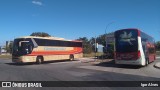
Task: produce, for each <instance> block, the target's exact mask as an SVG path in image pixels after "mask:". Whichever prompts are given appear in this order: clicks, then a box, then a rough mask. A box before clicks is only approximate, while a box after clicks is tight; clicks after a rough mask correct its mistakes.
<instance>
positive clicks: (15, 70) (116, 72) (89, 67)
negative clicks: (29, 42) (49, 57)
mask: <svg viewBox="0 0 160 90" xmlns="http://www.w3.org/2000/svg"><path fill="white" fill-rule="evenodd" d="M85 60H86V61H87V60H89V61H90V62H84V61H85ZM158 62H160V59H157V60H156V61H155V62H153V63H151V64H149V65H148V66H146V67H139V66H131V65H115V64H114V61H108V62H106V61H105V62H99V61H98V62H97V61H94V60H92V59H86V58H82V59H79V60H75V61H68V60H65V61H54V62H47V63H44V64H41V65H36V64H33V63H31V64H14V63H12V62H11V60H8V59H0V81H160V69H157V68H155V67H154V65H155V64H156V63H158ZM22 89H23V90H28V89H29V90H54V89H55V90H66V89H67V90H119V89H123V90H128V89H130V90H132V89H134V90H143V89H144V90H158V89H159V88H158V87H152V88H151V87H145V88H143V87H125V88H124V87H115V88H114V87H52V88H44V87H43V88H0V90H22Z"/></svg>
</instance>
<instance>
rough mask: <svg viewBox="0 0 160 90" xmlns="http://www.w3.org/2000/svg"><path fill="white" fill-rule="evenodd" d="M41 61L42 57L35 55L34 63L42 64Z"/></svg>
mask: <svg viewBox="0 0 160 90" xmlns="http://www.w3.org/2000/svg"><path fill="white" fill-rule="evenodd" d="M42 62H43V57H42V56H37V59H36V64H42Z"/></svg>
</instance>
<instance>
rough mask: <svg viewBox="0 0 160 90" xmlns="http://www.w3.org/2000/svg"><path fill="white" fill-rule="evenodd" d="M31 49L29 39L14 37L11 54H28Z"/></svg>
mask: <svg viewBox="0 0 160 90" xmlns="http://www.w3.org/2000/svg"><path fill="white" fill-rule="evenodd" d="M32 49H33V44H32V42H31V41H30V40H25V39H15V40H14V44H13V55H14V56H21V55H26V54H30V53H31V51H32Z"/></svg>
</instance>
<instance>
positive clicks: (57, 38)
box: [15, 36, 81, 42]
mask: <svg viewBox="0 0 160 90" xmlns="http://www.w3.org/2000/svg"><path fill="white" fill-rule="evenodd" d="M21 38H39V39H50V40H62V41H73V42H81V41H79V40H67V39H64V38H59V37H39V36H23V37H18V38H15V39H21Z"/></svg>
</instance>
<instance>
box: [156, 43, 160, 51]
mask: <svg viewBox="0 0 160 90" xmlns="http://www.w3.org/2000/svg"><path fill="white" fill-rule="evenodd" d="M156 50H157V51H160V41H157V42H156Z"/></svg>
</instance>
